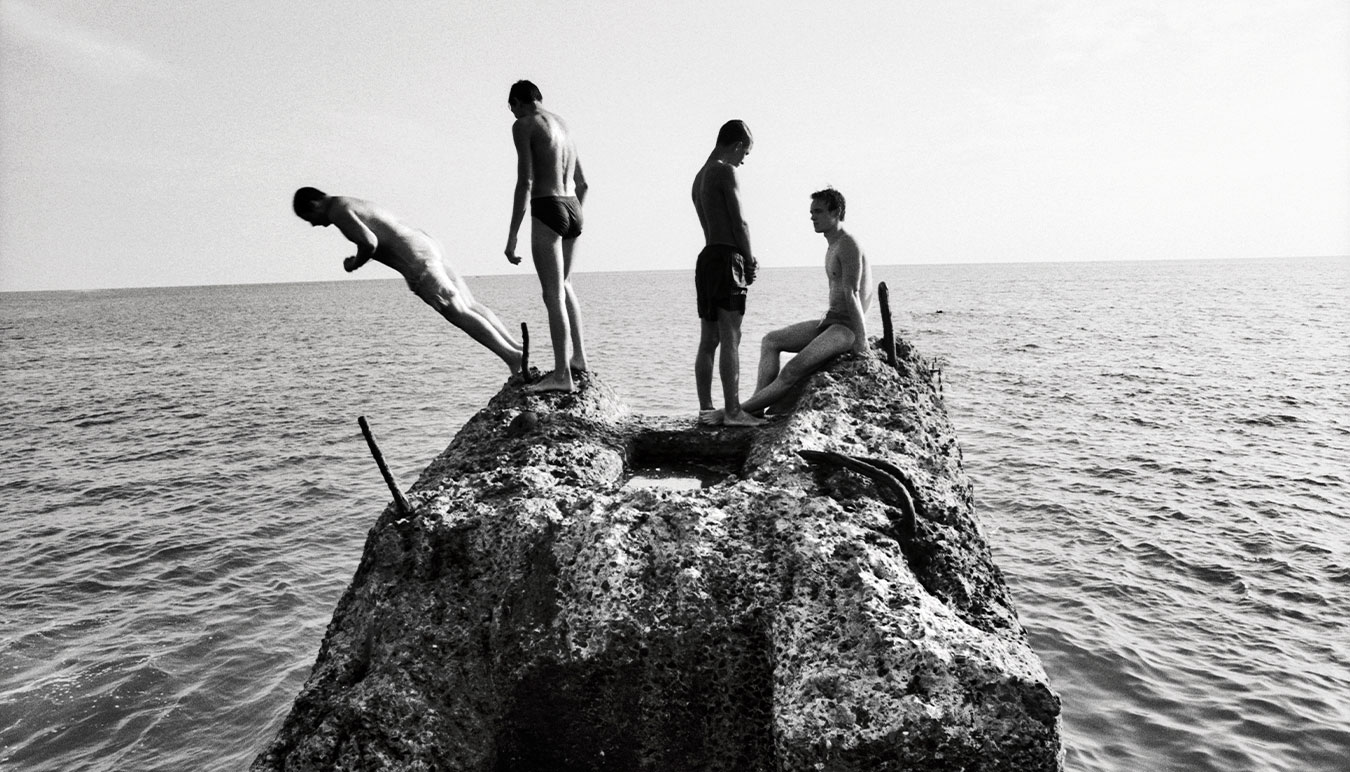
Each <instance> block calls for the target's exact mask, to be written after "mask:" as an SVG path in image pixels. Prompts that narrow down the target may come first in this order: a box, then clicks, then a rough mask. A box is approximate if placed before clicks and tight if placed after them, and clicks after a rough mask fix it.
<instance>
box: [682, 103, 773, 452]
mask: <svg viewBox="0 0 1350 772" xmlns="http://www.w3.org/2000/svg"><path fill="white" fill-rule="evenodd" d="M754 144H755V141H754V138H752V137H751V136H750V127H748V126H746V125H745V122H744V121H727V122H726V123H725V124H723V125H722V128H721V130H720V131H719V132H718V133H717V144H716V145H715V146H714V147H713V150H712V153H711V154H710V155H709V156H708V160H707V161H706V162H705V163H704V164H703V168H702V169H699V171H698V174H697V175H695V176H694V190H693V196H694V210H695V211H696V212H698V222H699V225H701V226H702V227H703V243H704V245H705V246H704V247H703V251H702V252H700V253H699V255H698V263H697V264H696V265H695V268H694V287H695V289H696V291H697V293H698V317H699V324H700V333H699V341H698V353H697V354H696V355H695V356H694V387H695V389H696V390H697V391H698V404H699V415H700V416H705V415H709V414H711V413H712V412H713V400H712V371H713V356H714V355H715V354H716V353H717V349H718V348H719V347H720V348H721V349H722V354H721V356H720V357H719V358H718V373H719V375H720V376H721V381H722V410H721V411H718V412H719V414H720V423H722V424H724V425H726V426H755V425H757V424H760V423H763V420H762V419H760V418H756V417H754V416H752V415H749V414H748V413H746V412H745V411H744V410H742V409H741V399H740V375H741V360H740V345H741V320H742V319H743V318H745V295H746V287H748V286H749V285H750V284H751V283H752V282H754V280H755V272H756V269H757V267H758V263H757V262H756V260H755V257H754V254H753V253H752V252H751V251H750V229H749V227H748V226H747V225H746V224H745V219H744V218H743V217H742V216H741V199H740V188H739V187H738V185H737V181H736V169H737V167H739V166H740V165H741V164H742V163H744V162H745V157H746V156H748V155H750V150H751V149H752V148H753V147H754Z"/></svg>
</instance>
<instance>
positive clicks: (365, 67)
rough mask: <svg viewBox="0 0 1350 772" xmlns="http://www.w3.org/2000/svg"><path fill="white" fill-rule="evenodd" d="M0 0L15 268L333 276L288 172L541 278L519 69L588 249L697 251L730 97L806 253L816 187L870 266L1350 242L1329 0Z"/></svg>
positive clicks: (760, 184) (630, 259)
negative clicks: (698, 185) (836, 203)
mask: <svg viewBox="0 0 1350 772" xmlns="http://www.w3.org/2000/svg"><path fill="white" fill-rule="evenodd" d="M0 8H3V14H2V15H0V24H2V25H3V40H0V52H2V53H0V79H2V84H3V89H2V92H0V93H2V94H3V104H2V105H0V107H2V108H3V117H2V118H0V121H2V122H0V290H30V289H76V288H102V287H129V286H154V285H194V284H218V283H249V282H274V281H319V280H331V279H339V278H342V277H343V276H344V274H343V272H342V268H341V259H342V258H343V257H344V256H346V255H348V254H351V253H352V249H351V248H350V247H349V246H348V245H347V244H346V242H345V241H343V240H342V238H341V236H340V235H339V234H338V233H337V232H336V229H332V228H329V229H323V230H321V229H312V228H310V227H309V226H308V225H306V224H305V223H303V222H302V221H300V220H299V219H297V218H296V217H295V216H294V215H293V214H292V213H291V211H290V197H291V194H292V192H293V191H294V190H295V188H296V187H298V186H301V185H314V186H316V187H319V188H322V189H324V190H326V191H328V192H330V193H338V194H346V195H354V196H359V197H362V198H369V199H372V200H375V201H377V202H379V203H381V204H383V205H385V206H386V207H387V208H389V209H391V210H393V211H394V212H396V213H398V214H400V215H402V216H403V217H404V218H405V219H407V220H408V221H410V222H412V223H413V224H415V225H417V226H419V227H422V228H424V229H426V230H427V231H429V232H430V233H432V234H433V235H434V236H436V237H437V238H438V239H440V241H441V242H442V243H443V244H444V245H445V246H446V249H447V253H448V255H449V257H450V259H451V260H452V261H453V262H454V263H455V264H456V265H457V266H458V267H459V268H460V270H461V271H463V272H464V273H467V274H470V275H474V274H486V273H520V272H528V271H529V270H530V269H529V267H528V265H529V264H528V261H526V263H525V264H524V265H522V266H521V267H513V266H511V265H509V264H508V263H507V262H506V259H505V257H504V256H503V255H502V249H503V247H504V246H505V241H506V230H507V226H508V224H509V219H510V208H511V191H512V186H513V184H514V174H515V156H514V150H513V148H512V145H511V135H510V125H511V114H510V112H509V111H508V110H507V106H506V92H507V89H508V88H509V86H510V85H511V83H512V82H513V81H515V80H517V79H519V78H529V79H531V80H533V81H534V82H535V83H537V84H538V85H539V87H540V89H541V90H542V91H543V94H544V106H545V107H546V108H548V109H551V110H554V111H555V112H558V113H559V114H561V115H562V116H564V117H565V118H566V119H567V121H568V123H569V124H570V126H571V128H572V131H573V133H574V134H575V136H576V138H577V141H578V143H579V146H580V150H581V157H582V160H583V162H584V164H585V167H586V172H587V178H588V180H589V182H590V183H591V193H590V196H589V197H588V199H587V209H586V233H585V235H584V236H583V237H582V239H581V242H580V245H579V247H578V255H579V260H580V263H579V270H595V271H599V270H635V269H672V268H691V267H692V265H693V261H694V256H695V255H696V253H697V251H698V249H699V247H700V246H701V245H702V242H701V234H700V231H699V228H698V221H697V219H696V217H695V215H694V211H693V207H692V205H691V204H690V201H689V185H690V182H691V180H692V178H693V175H694V173H695V172H696V171H697V170H698V167H699V166H700V164H701V163H702V162H703V161H704V159H705V158H706V156H707V154H708V152H709V150H710V149H711V147H712V143H713V139H714V137H715V135H716V132H717V128H718V126H720V125H721V123H722V122H724V121H725V120H727V119H729V118H741V119H744V120H745V121H747V122H748V123H749V124H750V127H751V129H752V131H753V132H754V134H755V140H756V143H755V148H754V152H753V153H752V154H751V156H750V158H749V159H748V161H747V163H746V165H745V166H744V167H743V169H742V173H741V176H742V179H743V196H744V199H745V203H746V210H747V218H748V220H749V223H750V229H751V235H752V237H753V240H754V245H755V248H756V252H757V253H758V255H759V257H760V259H761V260H762V261H763V262H764V264H765V265H769V266H780V265H782V266H786V265H810V264H817V263H819V261H820V260H821V255H822V253H823V246H824V245H823V241H821V239H820V237H819V236H818V235H815V234H814V233H812V231H811V228H810V223H809V221H808V219H807V207H808V206H809V203H810V202H809V194H810V193H811V191H813V190H816V189H818V188H820V187H823V186H825V185H834V186H835V187H837V188H839V189H840V190H841V191H843V193H844V194H845V195H846V196H847V198H848V202H849V208H848V220H847V224H848V225H850V226H851V227H852V230H853V232H854V234H855V235H857V236H858V237H859V240H860V241H861V242H862V244H863V246H864V247H865V248H866V250H867V251H868V253H869V255H870V257H871V258H872V260H873V261H874V262H877V263H934V262H994V261H1006V260H1128V259H1179V258H1180V259H1184V258H1235V257H1266V256H1302V255H1345V254H1350V4H1347V3H1346V2H1344V0H1280V1H1279V2H1271V1H1268V0H1212V1H1210V0H1159V1H1158V2H1152V1H1149V0H1082V1H1081V2H1062V1H1060V0H982V1H979V2H976V1H974V0H972V1H971V2H956V1H953V2H943V3H937V2H931V1H930V0H917V1H914V2H908V1H904V2H897V1H896V0H884V1H882V2H851V1H847V0H840V1H839V2H835V3H828V2H791V1H788V0H767V1H766V2H736V1H735V0H723V1H722V2H716V3H712V2H708V3H704V2H687V1H685V0H662V1H661V2H653V3H644V2H630V1H629V0H616V1H615V2H590V1H588V0H567V1H562V0H559V1H556V2H553V1H542V2H540V1H528V2H515V1H512V0H493V1H492V2H483V1H482V0H477V1H476V2H440V1H432V0H425V1H423V2H394V1H393V0H390V1H389V2H372V1H371V0H325V1H324V2H307V1H303V0H289V1H288V2H276V1H275V0H231V2H206V1H204V0H142V1H140V2H105V1H101V0H0ZM357 276H369V277H372V278H374V277H379V278H392V276H393V274H392V273H391V272H390V271H388V269H386V268H384V267H383V266H378V265H371V266H369V267H367V268H364V269H362V271H361V272H360V273H359V274H357Z"/></svg>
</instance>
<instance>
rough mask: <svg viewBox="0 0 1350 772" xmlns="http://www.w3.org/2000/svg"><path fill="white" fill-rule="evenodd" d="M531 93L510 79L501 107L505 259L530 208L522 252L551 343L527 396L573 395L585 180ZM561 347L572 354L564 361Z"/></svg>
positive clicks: (563, 131) (578, 364)
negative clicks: (506, 125)
mask: <svg viewBox="0 0 1350 772" xmlns="http://www.w3.org/2000/svg"><path fill="white" fill-rule="evenodd" d="M542 99H543V97H542V96H540V94H539V89H538V87H536V86H535V85H534V84H533V83H531V82H529V81H528V80H522V81H517V82H516V83H515V84H514V85H512V86H511V90H510V92H509V93H508V94H507V98H506V103H507V105H508V106H509V107H510V108H511V114H512V115H514V116H515V117H516V122H515V123H514V124H512V126H511V137H512V139H513V140H514V141H515V145H516V191H515V198H514V200H513V202H512V208H511V231H510V233H509V234H508V235H507V239H506V259H507V260H510V261H511V262H512V263H513V264H516V265H519V264H520V260H521V258H520V257H519V256H518V255H517V254H516V236H517V234H518V233H519V232H520V225H521V223H522V222H524V220H525V202H526V200H528V201H529V204H530V216H531V220H530V254H531V255H532V256H533V257H534V269H535V271H536V272H537V273H538V274H539V284H540V285H541V286H542V287H543V290H544V307H545V309H547V311H548V329H549V337H550V338H551V339H552V342H553V372H551V373H549V374H548V375H546V376H544V377H543V378H542V379H540V380H539V382H538V383H535V384H532V385H530V386H527V387H525V388H526V390H527V391H531V392H540V391H575V390H576V385H575V382H574V381H573V378H572V370H581V371H584V370H586V369H587V365H586V347H585V344H584V341H583V334H582V326H581V306H580V305H579V304H578V303H577V296H576V292H575V291H573V289H572V280H571V276H572V255H573V250H574V249H575V248H576V243H577V237H578V236H580V235H581V204H582V202H583V201H585V199H586V176H585V175H584V174H582V171H581V160H580V159H579V158H578V156H577V148H576V144H575V143H573V141H572V137H571V136H570V135H569V134H568V132H567V124H565V123H563V120H562V118H559V117H558V116H557V115H555V114H553V113H551V112H549V111H547V110H545V109H543V108H542V107H540V106H539V102H540V101H541V100H542ZM568 343H571V346H572V352H571V356H570V357H569V356H568V351H567V347H568Z"/></svg>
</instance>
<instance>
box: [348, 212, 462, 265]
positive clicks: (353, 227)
mask: <svg viewBox="0 0 1350 772" xmlns="http://www.w3.org/2000/svg"><path fill="white" fill-rule="evenodd" d="M329 201H330V203H329V207H328V217H329V219H331V220H332V222H333V224H334V225H336V226H337V227H338V229H339V230H341V231H342V234H343V235H344V236H346V237H347V240H348V241H351V242H352V243H353V244H356V245H358V246H360V245H362V244H364V245H366V246H369V247H372V248H374V249H375V253H374V254H373V255H371V259H372V260H376V261H378V262H381V263H384V264H385V265H387V266H389V267H390V268H393V269H394V270H395V271H398V272H399V273H401V274H403V277H404V278H405V279H407V280H408V281H409V282H413V281H415V280H417V279H418V278H420V277H422V276H424V275H425V274H427V273H428V272H429V271H430V272H437V271H444V272H445V274H446V277H447V278H448V279H449V280H450V281H452V282H454V283H456V284H459V283H460V278H459V276H458V275H457V274H456V273H455V271H454V268H452V267H451V266H450V265H449V264H448V263H447V262H446V261H445V259H444V255H442V254H441V249H440V246H439V245H438V244H437V243H436V241H435V239H433V238H431V236H430V235H429V234H427V233H426V231H423V230H421V229H420V228H414V227H412V226H410V225H408V224H407V223H405V222H403V221H402V220H400V219H398V217H396V216H394V215H393V214H392V213H391V212H389V210H387V209H384V208H383V207H381V206H379V205H378V204H375V203H373V202H370V201H366V200H364V199H360V198H352V197H350V196H334V197H332V198H331V199H330V200H329ZM372 237H373V238H372Z"/></svg>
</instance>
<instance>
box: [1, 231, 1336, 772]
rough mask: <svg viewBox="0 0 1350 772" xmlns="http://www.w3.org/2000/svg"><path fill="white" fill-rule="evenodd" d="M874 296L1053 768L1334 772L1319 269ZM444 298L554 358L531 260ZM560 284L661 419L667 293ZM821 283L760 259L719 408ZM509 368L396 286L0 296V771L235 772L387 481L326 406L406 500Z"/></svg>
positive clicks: (1139, 270)
mask: <svg viewBox="0 0 1350 772" xmlns="http://www.w3.org/2000/svg"><path fill="white" fill-rule="evenodd" d="M367 270H368V271H378V270H383V269H382V268H381V267H379V266H372V267H371V268H368V269H367ZM876 279H877V280H878V281H885V282H887V284H888V285H889V287H890V291H891V297H892V304H893V306H894V307H895V309H896V312H895V315H896V318H897V323H898V325H899V327H900V328H901V331H902V333H903V334H904V335H906V336H907V337H909V338H910V339H911V340H913V341H914V343H915V344H916V345H917V346H918V348H919V349H920V351H921V353H923V354H925V355H927V356H936V357H939V358H941V359H943V360H945V363H946V364H945V369H944V373H943V383H944V388H945V395H946V403H947V408H948V410H949V412H950V414H951V417H952V419H953V421H954V423H955V424H956V427H957V430H958V434H959V437H960V439H961V444H962V447H963V449H964V453H965V460H966V469H967V472H968V473H969V474H970V476H971V478H972V480H973V482H974V485H975V490H976V499H977V513H978V514H979V516H980V517H981V519H982V521H983V523H984V527H985V529H986V533H987V535H988V538H989V541H990V543H991V545H992V547H993V551H994V554H995V557H996V559H997V561H998V563H999V565H1000V566H1001V567H1002V568H1003V570H1004V572H1005V574H1006V575H1007V579H1008V582H1009V584H1010V585H1011V588H1012V592H1013V596H1014V599H1015V601H1016V603H1017V606H1018V609H1019V612H1020V615H1021V619H1022V622H1023V624H1024V625H1025V626H1026V628H1027V631H1028V632H1029V634H1030V636H1031V641H1032V644H1033V646H1034V647H1035V649H1036V650H1037V651H1038V652H1039V653H1040V655H1041V657H1042V659H1043V660H1044V662H1045V666H1046V669H1047V671H1048V672H1049V676H1050V679H1051V682H1052V686H1053V687H1054V688H1055V689H1056V690H1057V691H1058V692H1059V693H1060V695H1061V696H1062V697H1063V705H1064V713H1063V715H1064V741H1065V744H1066V747H1067V766H1068V769H1070V770H1075V771H1078V772H1089V771H1103V772H1104V771H1107V770H1110V771H1111V772H1138V770H1186V771H1188V772H1192V771H1195V770H1216V771H1217V770H1222V771H1223V772H1233V771H1234V770H1263V771H1268V772H1272V771H1273V772H1311V771H1325V772H1343V770H1345V769H1347V759H1350V344H1348V343H1347V340H1350V337H1348V336H1350V312H1348V311H1347V307H1348V306H1347V302H1346V298H1350V260H1347V259H1343V258H1337V259H1288V260H1273V259H1272V260H1244V261H1230V262H1186V261H1181V262H1134V263H1040V264H1004V265H942V266H880V267H877V268H876ZM470 283H471V285H472V286H473V288H474V290H475V292H476V293H477V294H478V296H479V299H480V300H481V301H483V302H485V303H486V304H487V305H489V306H491V307H492V308H494V309H495V310H496V311H497V312H498V313H499V314H500V315H501V316H502V318H503V319H506V320H509V321H510V323H511V324H512V325H513V326H515V325H517V324H518V322H520V321H522V320H523V321H526V322H528V323H529V326H530V330H531V332H532V333H533V335H532V338H533V340H534V357H535V358H534V362H535V363H536V364H540V365H544V366H547V365H548V363H549V361H550V360H549V357H548V345H547V340H548V337H547V325H546V322H545V318H544V314H543V307H542V304H541V302H540V301H539V299H538V298H539V294H538V287H537V283H536V282H535V280H534V278H533V276H532V275H529V274H526V273H522V274H521V275H517V276H509V277H504V276H496V277H480V278H476V279H471V280H470ZM576 285H577V289H578V292H579V294H580V297H581V299H582V302H583V304H584V308H585V319H586V323H587V325H588V326H587V335H588V340H589V344H590V348H591V360H592V366H593V368H594V369H595V370H596V371H597V372H598V373H599V374H600V376H601V377H602V378H603V379H605V380H606V381H607V382H608V383H609V384H611V385H612V386H614V387H616V388H617V389H618V390H619V391H620V393H621V394H623V395H624V396H625V397H626V399H627V401H628V402H629V404H630V406H631V407H632V408H633V409H634V410H635V411H642V412H648V413H660V414H679V415H687V416H690V417H692V416H693V415H694V414H695V412H696V408H697V401H696V399H695V397H694V388H693V376H692V374H691V372H692V370H691V367H692V360H693V353H694V347H695V344H696V341H697V329H698V324H697V320H696V319H695V316H694V310H693V309H694V301H693V288H692V276H691V273H690V272H659V273H623V274H581V275H579V276H578V277H576ZM824 300H825V277H824V275H823V271H822V270H820V269H814V268H813V269H767V270H765V271H764V272H763V274H762V276H761V277H760V280H759V282H758V283H756V284H755V285H754V287H752V288H751V294H750V303H749V310H748V313H747V316H746V320H745V338H744V341H743V343H742V349H741V350H742V384H743V389H742V395H743V396H744V395H746V394H748V393H749V389H750V387H751V386H753V382H754V365H755V361H756V359H757V357H758V347H759V340H760V338H761V337H762V336H763V334H764V333H765V332H766V331H768V330H769V329H772V328H774V327H777V326H780V325H782V324H785V323H787V322H790V321H798V320H800V319H802V318H808V317H810V316H812V315H813V314H819V313H821V312H823V310H824V308H823V305H824ZM879 319H880V317H879V313H878V311H877V309H875V308H874V309H873V310H872V312H871V314H870V315H869V323H870V324H871V325H872V327H873V329H875V330H878V331H879V328H880V321H879ZM505 376H506V369H505V367H504V366H503V365H502V364H501V363H500V362H499V361H498V360H496V358H495V357H493V356H492V355H491V354H489V353H488V352H487V351H486V350H484V349H481V348H479V347H477V345H476V344H474V343H472V342H471V341H470V340H469V339H468V338H467V337H466V336H465V335H463V334H462V333H460V332H459V331H457V330H455V329H453V328H451V327H450V326H449V325H448V324H446V323H445V322H444V321H442V320H441V319H440V317H438V316H437V315H436V314H435V313H434V312H433V311H431V310H430V309H429V308H428V307H426V306H425V305H423V304H422V303H421V302H420V301H418V300H417V299H416V298H415V297H414V296H413V295H412V294H411V293H409V292H408V291H407V289H406V288H405V287H404V285H403V284H402V282H401V281H399V280H397V279H390V280H388V281H350V280H349V281H342V282H334V283H321V284H290V285H259V286H233V287H193V288H174V289H143V290H112V291H98V292H84V293H76V292H59V293H22V294H4V295H0V459H2V461H0V528H2V531H0V532H2V533H3V536H2V537H0V768H3V769H14V770H25V771H30V770H31V771H33V772H38V771H41V770H52V771H53V772H55V771H56V770H60V771H61V772H70V771H72V770H100V771H102V770H189V769H190V770H241V769H244V768H246V767H247V765H248V764H249V762H250V761H251V759H252V758H253V756H254V755H255V754H257V753H258V751H259V750H260V749H261V748H262V747H263V746H264V744H265V743H267V742H268V741H269V740H270V739H271V737H272V735H273V733H274V732H275V731H276V729H277V727H278V726H279V724H280V722H281V720H282V718H283V717H284V715H285V714H286V713H287V711H288V710H289V709H290V706H291V702H292V700H293V699H294V698H295V696H296V695H297V694H298V693H299V691H300V687H301V685H302V684H303V683H304V681H305V678H306V677H307V676H308V674H309V669H310V666H311V665H312V664H313V662H314V658H315V656H316V654H317V652H318V649H319V644H320V642H321V641H322V638H323V634H324V630H325V626H326V625H327V623H328V621H329V619H330V617H331V614H332V611H333V608H334V606H335V604H336V602H337V600H338V597H339V596H340V595H341V593H342V592H343V590H344V589H345V588H346V586H347V583H348V582H349V581H350V580H351V577H352V574H353V572H354V570H355V568H356V565H357V562H358V560H359V558H360V556H361V550H362V546H363V544H364V541H365V538H366V533H367V530H368V529H369V528H370V526H371V525H372V524H373V523H374V521H375V519H376V517H377V516H378V514H379V513H380V511H381V510H382V509H383V507H384V506H385V503H386V501H387V498H388V493H387V491H386V490H385V487H384V484H383V482H382V480H381V478H380V475H379V472H378V471H377V469H376V467H375V465H374V463H373V462H372V460H371V458H370V455H369V454H368V452H367V450H366V446H365V443H364V441H363V440H362V438H361V434H360V430H359V428H358V427H357V423H356V418H357V416H360V415H364V416H367V418H368V420H369V421H370V422H371V425H372V426H373V428H374V430H375V434H376V435H377V437H378V439H379V441H380V445H381V448H382V450H383V452H384V455H385V457H386V459H388V461H389V462H390V464H391V466H392V469H393V471H394V473H395V475H396V476H397V477H398V478H399V479H400V481H401V482H402V483H403V485H404V486H408V485H411V484H412V482H413V481H414V480H415V479H416V477H417V475H418V473H419V472H420V471H421V469H422V468H423V467H424V466H425V465H426V464H427V463H428V462H429V461H430V460H431V459H432V458H433V457H434V456H435V455H436V454H437V453H439V452H440V451H441V450H442V449H443V448H444V447H445V446H446V445H447V444H448V443H449V442H450V440H451V438H452V437H453V436H454V434H455V432H456V431H457V430H458V429H459V427H460V426H461V425H462V424H463V423H464V422H465V421H466V420H467V419H468V418H469V417H470V416H471V415H472V414H473V413H474V412H475V411H476V410H478V409H479V408H481V407H482V406H483V405H484V404H485V403H486V401H487V400H488V398H489V397H491V396H492V395H493V394H494V393H496V391H497V390H498V388H500V386H501V385H502V382H503V380H504V378H505Z"/></svg>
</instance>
